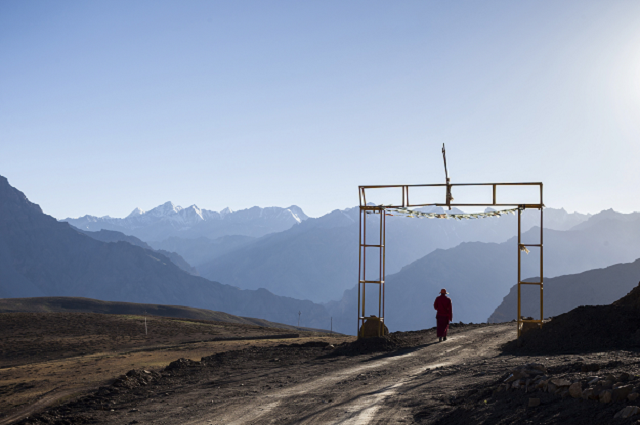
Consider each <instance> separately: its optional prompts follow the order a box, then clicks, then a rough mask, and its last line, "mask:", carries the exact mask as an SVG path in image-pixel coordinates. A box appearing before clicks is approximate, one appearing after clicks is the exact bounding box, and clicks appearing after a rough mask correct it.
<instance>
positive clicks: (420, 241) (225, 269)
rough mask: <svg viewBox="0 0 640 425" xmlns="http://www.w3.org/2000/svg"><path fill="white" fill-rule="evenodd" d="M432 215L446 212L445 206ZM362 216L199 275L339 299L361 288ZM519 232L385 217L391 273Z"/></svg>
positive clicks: (493, 223)
mask: <svg viewBox="0 0 640 425" xmlns="http://www.w3.org/2000/svg"><path fill="white" fill-rule="evenodd" d="M429 211H435V212H440V213H444V212H445V211H444V210H443V209H442V208H432V209H429ZM447 212H448V211H447ZM450 212H451V213H459V212H460V211H459V210H452V211H450ZM358 214H359V209H358V208H350V209H346V210H335V211H333V212H331V213H330V214H327V215H325V216H323V217H320V218H315V219H314V218H309V219H308V220H306V221H304V222H302V223H300V224H298V225H295V226H293V227H292V228H291V229H289V230H286V231H283V232H280V233H275V234H271V235H267V236H264V237H262V238H260V239H258V240H256V241H255V242H252V243H251V244H248V245H246V246H245V247H242V248H240V249H234V250H232V251H231V252H228V253H226V254H223V255H219V256H216V257H215V258H214V259H213V260H212V261H210V262H208V263H204V264H201V265H199V266H197V269H198V271H199V272H200V274H201V275H202V276H204V277H206V278H208V279H211V280H217V281H220V282H225V283H227V284H231V285H234V286H238V287H240V288H244V289H256V288H259V287H263V288H267V289H268V290H270V291H272V292H274V293H276V294H279V295H286V296H291V297H295V298H306V299H310V300H312V301H315V302H327V301H329V300H332V299H333V300H335V299H336V298H337V297H339V296H340V295H339V294H341V293H342V292H343V291H345V290H346V289H348V288H351V287H352V286H353V285H354V283H355V282H357V278H358V276H357V275H358V223H359V217H358ZM588 218H589V216H588V215H582V214H577V213H573V214H568V213H567V212H566V211H564V210H562V209H560V210H557V209H547V210H545V227H547V228H558V229H562V230H564V229H566V228H569V227H570V226H572V225H574V224H579V223H582V222H583V221H585V220H587V219H588ZM376 219H377V216H374V217H371V218H369V220H371V223H372V224H375V223H374V221H375V220H376ZM536 223H539V215H538V213H537V211H535V212H529V211H527V212H526V213H525V214H524V216H523V229H525V230H526V229H529V228H531V227H532V226H533V225H535V224H536ZM516 232H517V218H516V217H515V216H514V215H507V216H503V217H501V218H487V219H479V220H468V221H459V220H429V219H410V218H406V217H388V218H387V235H386V236H387V239H386V245H387V251H386V268H387V274H392V273H396V272H398V271H400V269H401V268H402V267H403V266H406V265H408V264H410V263H412V262H413V261H416V260H418V259H419V258H421V257H424V256H425V255H427V254H429V253H430V252H432V251H434V250H435V249H446V248H453V247H455V246H457V245H459V244H460V243H462V242H470V241H482V242H504V241H506V240H507V239H509V238H511V237H513V236H514V235H515V234H516ZM369 237H370V238H373V239H370V240H373V241H375V240H376V239H377V236H376V235H375V232H372V233H370V234H369ZM372 243H373V242H372ZM156 246H164V245H156ZM176 251H178V252H181V253H182V252H183V251H180V250H177V249H176ZM185 258H186V257H185ZM587 268H588V267H587ZM485 319H486V317H485Z"/></svg>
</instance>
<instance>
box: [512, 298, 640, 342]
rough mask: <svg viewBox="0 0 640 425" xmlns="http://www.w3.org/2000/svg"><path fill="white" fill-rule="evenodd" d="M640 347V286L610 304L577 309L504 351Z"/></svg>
mask: <svg viewBox="0 0 640 425" xmlns="http://www.w3.org/2000/svg"><path fill="white" fill-rule="evenodd" d="M637 347H640V286H639V287H636V288H634V289H633V290H632V291H631V292H630V293H629V294H627V295H626V296H625V297H623V298H621V299H619V300H618V301H616V302H614V303H613V304H609V305H600V306H580V307H578V308H575V309H573V310H571V311H570V312H568V313H565V314H561V315H560V316H557V317H555V318H554V319H553V320H551V321H550V322H549V323H546V324H545V325H544V326H543V327H542V329H533V330H531V331H529V332H527V333H526V334H524V335H522V336H521V337H520V338H519V339H518V340H515V341H511V342H509V343H507V344H506V345H505V347H504V348H505V350H506V351H522V352H540V353H559V352H560V353H570V352H590V351H606V350H612V349H633V348H637Z"/></svg>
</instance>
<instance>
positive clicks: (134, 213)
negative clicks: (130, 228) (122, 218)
mask: <svg viewBox="0 0 640 425" xmlns="http://www.w3.org/2000/svg"><path fill="white" fill-rule="evenodd" d="M144 213H145V211H142V210H141V209H140V208H137V207H136V209H134V210H133V211H131V214H129V215H128V216H127V218H132V217H138V216H141V215H144ZM103 218H106V217H103ZM109 218H111V217H109Z"/></svg>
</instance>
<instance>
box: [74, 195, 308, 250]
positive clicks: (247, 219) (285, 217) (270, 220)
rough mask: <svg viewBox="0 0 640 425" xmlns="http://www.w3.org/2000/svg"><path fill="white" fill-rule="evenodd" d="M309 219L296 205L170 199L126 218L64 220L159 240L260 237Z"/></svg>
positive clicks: (93, 227)
mask: <svg viewBox="0 0 640 425" xmlns="http://www.w3.org/2000/svg"><path fill="white" fill-rule="evenodd" d="M306 219H307V216H306V214H305V213H304V212H303V211H302V209H300V207H298V206H296V205H292V206H290V207H288V208H281V207H266V208H261V207H252V208H246V209H242V210H238V211H233V210H231V208H228V207H227V208H225V209H223V210H222V211H220V212H217V211H212V210H206V209H200V208H199V207H198V206H197V205H195V204H194V205H191V206H189V207H187V208H182V207H181V206H179V205H176V204H174V203H173V202H170V201H169V202H165V203H164V204H162V205H159V206H157V207H155V208H153V209H151V210H148V211H144V210H142V209H140V208H136V209H134V210H133V212H131V214H129V215H128V216H127V217H126V218H110V217H103V218H98V217H92V216H85V217H81V218H77V219H72V218H67V219H65V220H63V221H67V222H69V223H70V224H72V225H74V226H76V227H78V228H80V229H83V230H91V231H97V230H100V229H107V230H116V231H120V232H123V233H125V234H129V235H133V236H136V237H139V238H140V239H142V240H146V241H159V240H163V239H165V238H168V237H171V236H180V237H186V238H191V237H201V236H205V237H209V238H212V239H215V238H217V237H220V236H224V235H245V236H252V237H259V236H263V235H265V234H268V233H273V232H279V231H283V230H286V229H289V228H290V227H291V226H294V225H296V224H299V223H301V222H302V221H304V220H306Z"/></svg>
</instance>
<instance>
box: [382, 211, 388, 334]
mask: <svg viewBox="0 0 640 425" xmlns="http://www.w3.org/2000/svg"><path fill="white" fill-rule="evenodd" d="M383 212H384V210H383ZM386 235H387V215H386V214H383V215H382V241H381V243H382V279H381V280H382V283H381V285H382V316H380V320H381V321H382V325H383V328H382V329H384V325H385V323H384V322H385V320H384V302H385V299H384V290H385V284H386V283H385V281H386V273H387V272H386V269H385V267H386V265H385V261H386V249H387V236H386Z"/></svg>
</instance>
